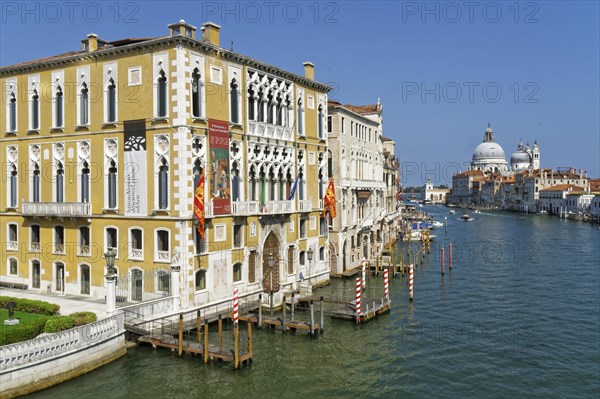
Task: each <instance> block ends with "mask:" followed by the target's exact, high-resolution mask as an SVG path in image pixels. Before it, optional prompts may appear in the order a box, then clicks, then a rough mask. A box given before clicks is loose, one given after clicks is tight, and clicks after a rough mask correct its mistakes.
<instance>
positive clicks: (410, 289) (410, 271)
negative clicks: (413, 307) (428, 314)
mask: <svg viewBox="0 0 600 399" xmlns="http://www.w3.org/2000/svg"><path fill="white" fill-rule="evenodd" d="M414 273H415V272H414V267H413V264H412V263H411V264H410V265H408V299H409V300H411V301H412V300H413V282H414Z"/></svg>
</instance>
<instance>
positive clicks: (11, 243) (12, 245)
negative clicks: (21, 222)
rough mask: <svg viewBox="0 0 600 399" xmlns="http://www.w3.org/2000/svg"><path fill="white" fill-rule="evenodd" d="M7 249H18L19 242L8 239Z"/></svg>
mask: <svg viewBox="0 0 600 399" xmlns="http://www.w3.org/2000/svg"><path fill="white" fill-rule="evenodd" d="M6 250H7V251H18V250H19V243H18V242H17V241H7V242H6Z"/></svg>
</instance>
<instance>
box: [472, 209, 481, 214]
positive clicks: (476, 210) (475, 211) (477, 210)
mask: <svg viewBox="0 0 600 399" xmlns="http://www.w3.org/2000/svg"><path fill="white" fill-rule="evenodd" d="M473 213H481V212H480V211H479V209H475V210H474V211H473Z"/></svg>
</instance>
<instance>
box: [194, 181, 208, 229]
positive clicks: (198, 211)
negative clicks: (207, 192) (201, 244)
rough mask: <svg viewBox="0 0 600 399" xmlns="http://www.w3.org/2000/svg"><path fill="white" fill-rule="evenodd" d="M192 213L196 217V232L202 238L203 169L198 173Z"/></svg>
mask: <svg viewBox="0 0 600 399" xmlns="http://www.w3.org/2000/svg"><path fill="white" fill-rule="evenodd" d="M194 215H195V216H196V218H198V234H200V237H202V238H203V239H204V238H205V237H204V170H202V173H201V174H200V179H198V185H197V186H196V192H195V194H194Z"/></svg>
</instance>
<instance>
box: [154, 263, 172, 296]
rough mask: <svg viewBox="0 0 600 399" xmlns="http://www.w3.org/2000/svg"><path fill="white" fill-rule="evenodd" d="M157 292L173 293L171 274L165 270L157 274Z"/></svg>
mask: <svg viewBox="0 0 600 399" xmlns="http://www.w3.org/2000/svg"><path fill="white" fill-rule="evenodd" d="M156 277H157V279H156V290H157V291H162V292H167V293H168V292H170V291H171V273H169V272H168V271H166V270H164V269H160V270H159V271H158V273H157V276H156Z"/></svg>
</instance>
